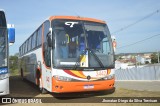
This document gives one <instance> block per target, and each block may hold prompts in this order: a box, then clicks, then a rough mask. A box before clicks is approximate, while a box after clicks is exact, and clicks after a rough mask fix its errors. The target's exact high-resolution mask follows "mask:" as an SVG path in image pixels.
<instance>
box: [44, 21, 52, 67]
mask: <svg viewBox="0 0 160 106" xmlns="http://www.w3.org/2000/svg"><path fill="white" fill-rule="evenodd" d="M49 28H50V22H49V21H46V22H45V23H44V42H43V55H44V61H45V64H46V66H48V67H50V66H51V52H50V51H51V48H50V47H48V44H47V41H46V39H47V34H48V33H49Z"/></svg>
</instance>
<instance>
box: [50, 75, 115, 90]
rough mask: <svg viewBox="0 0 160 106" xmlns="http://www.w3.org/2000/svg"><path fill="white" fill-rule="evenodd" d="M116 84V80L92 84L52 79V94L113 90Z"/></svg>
mask: <svg viewBox="0 0 160 106" xmlns="http://www.w3.org/2000/svg"><path fill="white" fill-rule="evenodd" d="M114 82H115V79H111V80H103V81H90V82H67V81H66V82H65V81H57V80H55V79H54V78H52V92H55V93H67V92H86V91H102V90H110V89H113V87H114Z"/></svg>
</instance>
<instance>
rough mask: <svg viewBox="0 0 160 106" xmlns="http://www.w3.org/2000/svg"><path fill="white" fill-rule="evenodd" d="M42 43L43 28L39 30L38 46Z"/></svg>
mask: <svg viewBox="0 0 160 106" xmlns="http://www.w3.org/2000/svg"><path fill="white" fill-rule="evenodd" d="M41 43H42V26H41V27H40V28H39V29H38V34H37V46H39V45H41Z"/></svg>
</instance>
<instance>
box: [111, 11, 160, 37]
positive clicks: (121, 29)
mask: <svg viewBox="0 0 160 106" xmlns="http://www.w3.org/2000/svg"><path fill="white" fill-rule="evenodd" d="M159 11H160V9H158V10H156V11H154V12H153V13H151V14H149V15H147V16H145V17H143V18H142V19H140V20H137V21H136V22H134V23H132V24H129V25H127V26H125V27H123V28H120V29H119V30H117V31H115V32H113V33H111V34H116V33H118V32H121V31H123V30H125V29H127V28H129V27H131V26H133V25H135V24H137V23H139V22H141V21H143V20H145V19H146V18H149V17H151V16H152V15H154V14H156V13H158V12H159Z"/></svg>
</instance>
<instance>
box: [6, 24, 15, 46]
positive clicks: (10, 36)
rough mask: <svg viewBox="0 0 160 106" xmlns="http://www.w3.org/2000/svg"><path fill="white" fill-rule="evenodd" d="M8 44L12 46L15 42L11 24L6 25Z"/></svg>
mask: <svg viewBox="0 0 160 106" xmlns="http://www.w3.org/2000/svg"><path fill="white" fill-rule="evenodd" d="M7 27H8V42H9V45H10V46H11V45H13V44H14V42H15V28H14V25H13V24H8V25H7Z"/></svg>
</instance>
